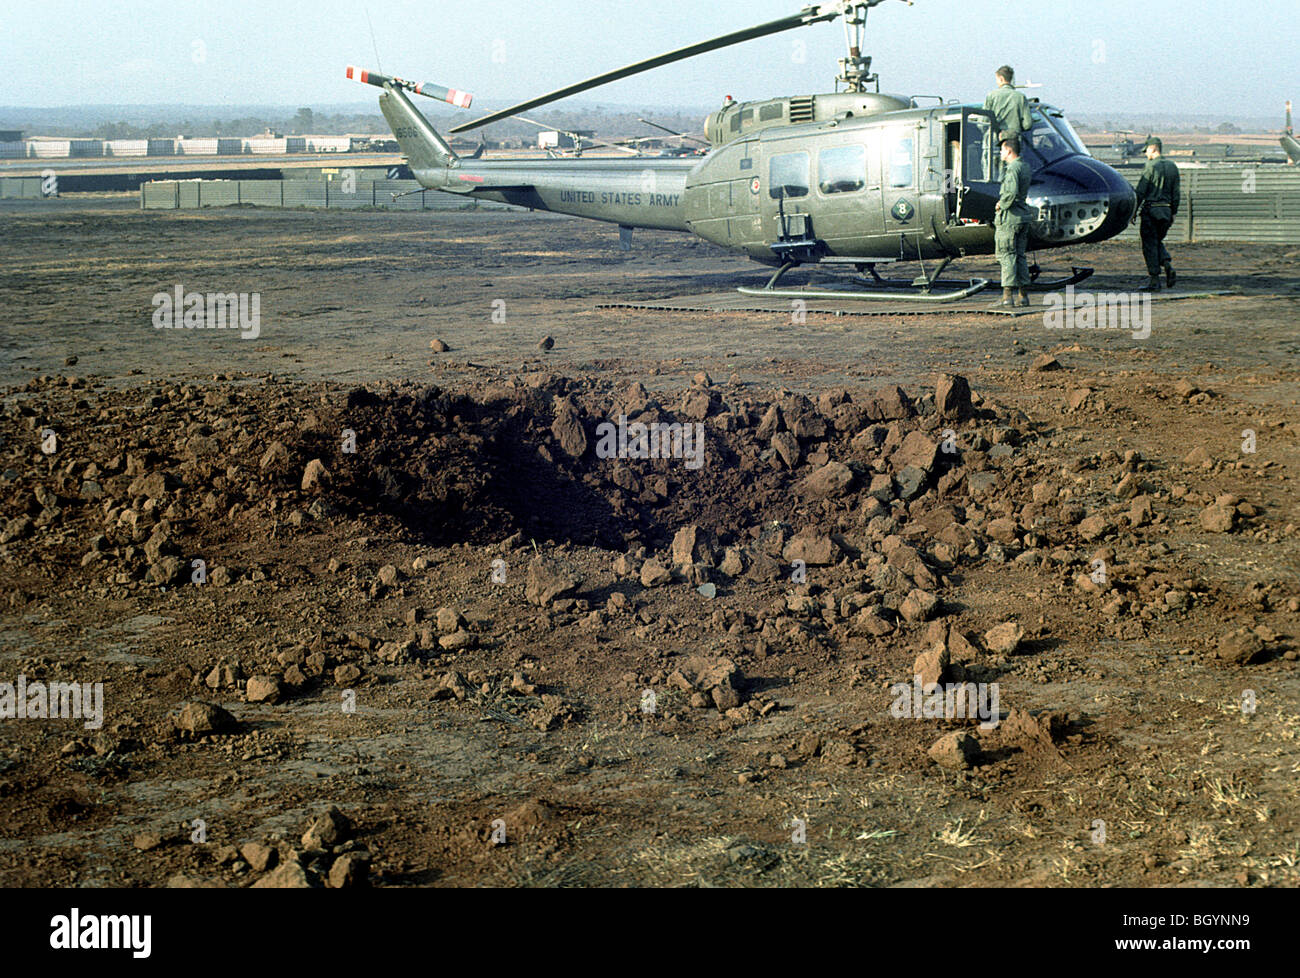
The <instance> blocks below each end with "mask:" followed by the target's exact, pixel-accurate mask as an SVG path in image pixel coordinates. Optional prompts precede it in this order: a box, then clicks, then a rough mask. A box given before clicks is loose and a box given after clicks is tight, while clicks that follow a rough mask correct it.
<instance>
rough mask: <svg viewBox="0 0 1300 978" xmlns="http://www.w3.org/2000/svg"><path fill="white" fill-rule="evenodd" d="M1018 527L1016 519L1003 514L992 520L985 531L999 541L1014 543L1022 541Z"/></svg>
mask: <svg viewBox="0 0 1300 978" xmlns="http://www.w3.org/2000/svg"><path fill="white" fill-rule="evenodd" d="M1017 529H1018V528H1017V527H1016V521H1015V520H1013V519H1011V518H1009V517H1006V516H1002V517H999V518H998V519H996V520H990V521H989V525H988V528H987V529H986V531H985V532H987V533H988V535H989V537H990V538H992V539H994V540H996V541H998V543H1005V544H1013V543H1019V542H1020V536H1019V534H1018V533H1017Z"/></svg>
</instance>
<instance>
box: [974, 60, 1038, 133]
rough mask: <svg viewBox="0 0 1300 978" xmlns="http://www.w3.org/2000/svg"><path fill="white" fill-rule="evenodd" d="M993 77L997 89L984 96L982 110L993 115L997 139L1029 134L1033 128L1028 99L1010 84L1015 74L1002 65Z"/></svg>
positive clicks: (1007, 66) (1008, 66)
mask: <svg viewBox="0 0 1300 978" xmlns="http://www.w3.org/2000/svg"><path fill="white" fill-rule="evenodd" d="M993 77H994V79H995V80H996V81H997V83H998V87H997V88H995V89H993V91H991V92H989V93H988V95H986V96H984V108H985V109H987V110H988V111H990V112H992V113H993V121H994V125H995V126H996V128H997V130H998V139H999V140H1001V139H1006V138H1007V137H1008V136H1019V135H1020V134H1021V133H1025V132H1029V131H1030V130H1031V129H1033V128H1034V119H1033V116H1031V115H1030V114H1029V99H1027V98H1025V93H1024V92H1021V91H1019V90H1018V89H1017V88H1016V87H1015V86H1014V85H1012V84H1011V82H1012V80H1013V79H1014V78H1015V77H1016V73H1015V72H1014V71H1013V70H1012V69H1011V66H1010V65H1003V66H1002V67H1001V68H999V69H998V70H997V71H996V72H994V73H993Z"/></svg>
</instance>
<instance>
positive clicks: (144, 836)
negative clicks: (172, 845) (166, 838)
mask: <svg viewBox="0 0 1300 978" xmlns="http://www.w3.org/2000/svg"><path fill="white" fill-rule="evenodd" d="M162 844H163V837H162V836H161V835H159V834H158V833H157V832H141V833H139V834H138V835H137V836H136V837H135V838H134V839H132V840H131V845H133V846H135V847H136V848H137V849H138V850H140V851H141V852H152V851H153V850H154V849H157V848H158V847H159V846H160V845H162Z"/></svg>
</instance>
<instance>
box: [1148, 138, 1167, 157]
mask: <svg viewBox="0 0 1300 978" xmlns="http://www.w3.org/2000/svg"><path fill="white" fill-rule="evenodd" d="M1148 146H1154V147H1155V148H1156V149H1158V150H1160V152H1162V153H1163V152H1164V151H1165V144H1164V143H1162V142H1161V141H1160V137H1159V136H1148V137H1147V141H1146V142H1145V143H1143V144H1142V148H1143V149H1146V148H1147V147H1148Z"/></svg>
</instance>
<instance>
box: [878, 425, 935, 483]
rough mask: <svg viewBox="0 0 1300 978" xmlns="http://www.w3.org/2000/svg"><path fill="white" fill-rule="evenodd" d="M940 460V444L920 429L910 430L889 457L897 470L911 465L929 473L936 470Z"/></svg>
mask: <svg viewBox="0 0 1300 978" xmlns="http://www.w3.org/2000/svg"><path fill="white" fill-rule="evenodd" d="M938 460H939V446H938V445H936V444H935V443H934V442H933V441H931V440H930V439H929V438H927V437H926V436H925V435H924V434H922V433H921V432H919V431H909V432H908V433H907V436H906V437H905V438H904V439H903V443H902V444H901V445H899V446H898V448H897V450H895V452H894V454H893V455H891V456H890V457H889V463H890V465H892V466H893V468H894V470H895V471H896V472H897V471H901V470H902V469H904V468H906V467H907V466H909V465H911V466H915V467H916V468H918V469H920V470H922V471H923V472H925V473H927V474H929V473H930V472H932V471H933V470H934V466H935V463H936V462H937V461H938Z"/></svg>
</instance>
